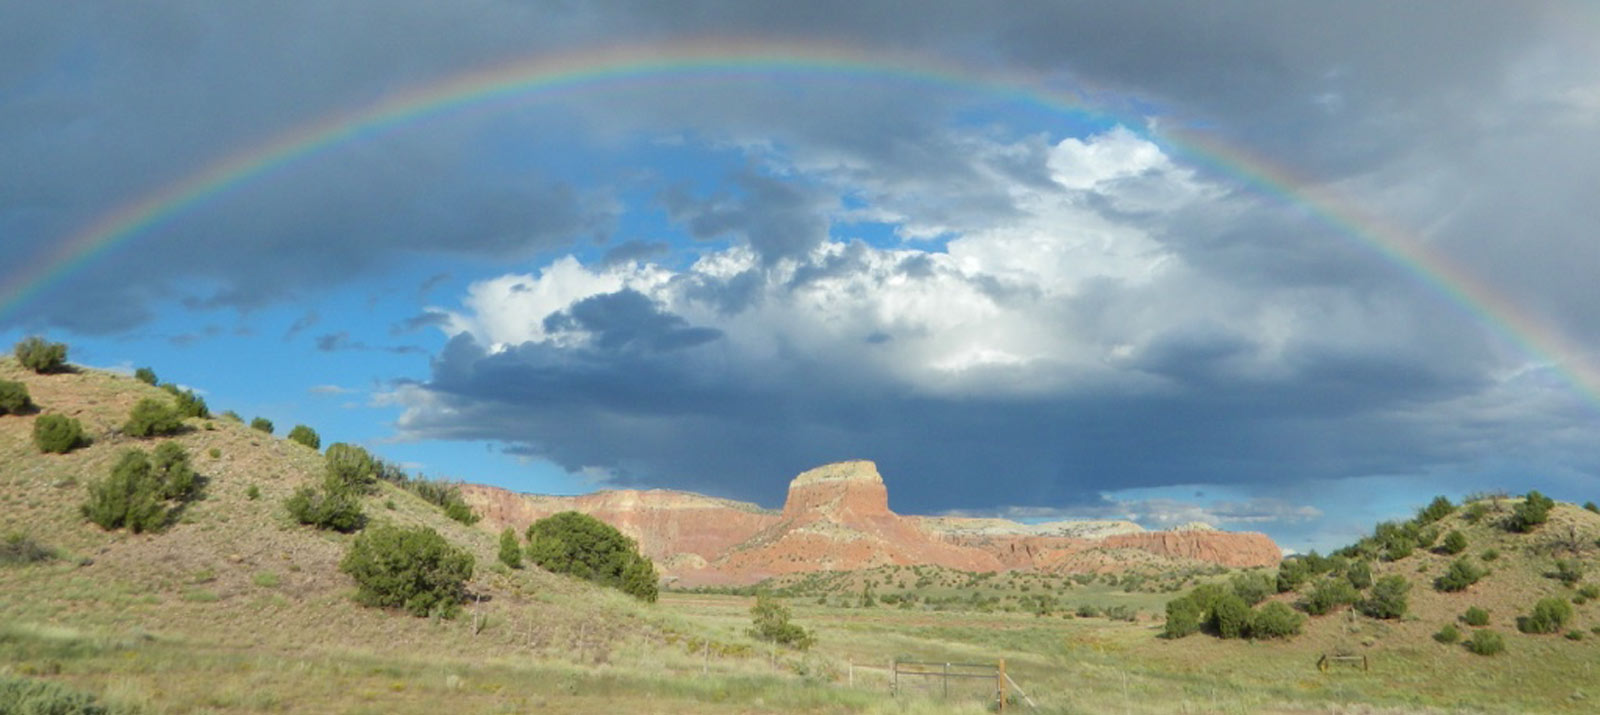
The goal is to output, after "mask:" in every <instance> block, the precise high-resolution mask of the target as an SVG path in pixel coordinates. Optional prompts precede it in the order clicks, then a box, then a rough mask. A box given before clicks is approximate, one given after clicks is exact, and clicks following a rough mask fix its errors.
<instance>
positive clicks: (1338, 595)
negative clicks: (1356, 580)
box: [1302, 577, 1361, 616]
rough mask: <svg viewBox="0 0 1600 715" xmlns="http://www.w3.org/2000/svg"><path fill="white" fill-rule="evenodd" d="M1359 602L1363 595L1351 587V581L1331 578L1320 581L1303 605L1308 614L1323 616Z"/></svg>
mask: <svg viewBox="0 0 1600 715" xmlns="http://www.w3.org/2000/svg"><path fill="white" fill-rule="evenodd" d="M1359 600H1361V594H1360V593H1359V592H1357V591H1356V587H1355V586H1352V585H1350V580H1349V579H1346V578H1339V577H1331V578H1325V579H1322V580H1321V581H1318V582H1317V585H1316V587H1315V588H1313V589H1311V594H1310V595H1308V596H1306V599H1305V601H1304V602H1303V603H1302V605H1303V607H1304V608H1305V610H1306V613H1309V614H1311V615H1313V616H1321V615H1323V614H1326V613H1327V612H1329V611H1332V610H1333V609H1335V608H1337V607H1339V606H1348V605H1350V604H1352V603H1355V602H1356V601H1359Z"/></svg>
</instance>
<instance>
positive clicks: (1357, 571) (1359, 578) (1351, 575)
mask: <svg viewBox="0 0 1600 715" xmlns="http://www.w3.org/2000/svg"><path fill="white" fill-rule="evenodd" d="M1344 577H1345V580H1347V581H1349V582H1350V585H1351V586H1355V587H1356V588H1357V589H1363V588H1367V587H1369V586H1371V585H1372V565H1371V564H1368V563H1367V562H1365V561H1357V562H1355V563H1353V564H1350V568H1349V569H1347V570H1345V572H1344Z"/></svg>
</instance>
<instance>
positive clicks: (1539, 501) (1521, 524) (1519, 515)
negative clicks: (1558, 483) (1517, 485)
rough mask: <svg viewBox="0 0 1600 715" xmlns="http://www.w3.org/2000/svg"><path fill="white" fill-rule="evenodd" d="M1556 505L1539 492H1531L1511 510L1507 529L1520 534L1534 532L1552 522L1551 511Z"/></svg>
mask: <svg viewBox="0 0 1600 715" xmlns="http://www.w3.org/2000/svg"><path fill="white" fill-rule="evenodd" d="M1555 505H1556V503H1555V500H1553V499H1551V498H1550V497H1547V496H1545V495H1543V494H1540V493H1539V492H1538V491H1537V490H1533V491H1529V492H1528V495H1527V496H1525V497H1523V499H1522V502H1521V503H1520V504H1517V506H1516V507H1515V508H1513V509H1512V510H1511V517H1510V518H1509V519H1507V520H1506V528H1507V529H1510V530H1511V531H1515V532H1519V533H1524V534H1525V533H1528V532H1530V531H1533V530H1534V529H1535V528H1536V527H1538V526H1539V525H1540V524H1543V523H1545V522H1546V521H1549V520H1550V510H1551V509H1552V508H1554V507H1555Z"/></svg>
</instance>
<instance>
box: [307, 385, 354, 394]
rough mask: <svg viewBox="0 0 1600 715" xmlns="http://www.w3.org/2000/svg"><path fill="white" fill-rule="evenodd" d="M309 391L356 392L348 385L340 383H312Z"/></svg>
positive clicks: (324, 392) (317, 392)
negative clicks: (342, 385)
mask: <svg viewBox="0 0 1600 715" xmlns="http://www.w3.org/2000/svg"><path fill="white" fill-rule="evenodd" d="M308 391H309V392H310V393H311V394H313V395H349V394H352V393H354V392H355V390H352V389H350V388H348V387H340V386H338V385H312V386H311V387H310V388H309V390H308Z"/></svg>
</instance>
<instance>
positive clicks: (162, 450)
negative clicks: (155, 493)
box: [150, 442, 200, 501]
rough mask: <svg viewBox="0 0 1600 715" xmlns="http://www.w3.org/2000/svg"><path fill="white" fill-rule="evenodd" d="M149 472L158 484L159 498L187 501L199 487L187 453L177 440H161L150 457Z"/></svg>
mask: <svg viewBox="0 0 1600 715" xmlns="http://www.w3.org/2000/svg"><path fill="white" fill-rule="evenodd" d="M150 474H151V476H153V477H154V478H155V479H156V482H157V483H158V484H159V485H160V490H161V492H160V493H161V498H163V499H172V500H176V501H188V500H190V499H192V498H194V496H195V493H196V491H197V490H198V489H199V487H200V478H199V476H198V475H196V474H195V473H194V468H193V467H191V466H189V453H188V452H187V451H185V450H184V448H183V445H180V444H178V443H177V442H162V443H161V444H159V445H157V446H156V451H155V454H153V455H151V458H150Z"/></svg>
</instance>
